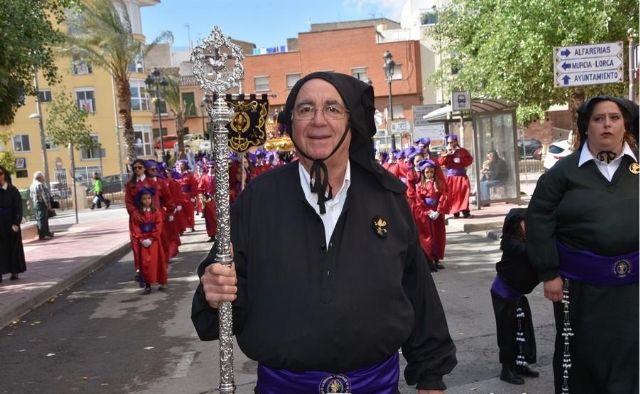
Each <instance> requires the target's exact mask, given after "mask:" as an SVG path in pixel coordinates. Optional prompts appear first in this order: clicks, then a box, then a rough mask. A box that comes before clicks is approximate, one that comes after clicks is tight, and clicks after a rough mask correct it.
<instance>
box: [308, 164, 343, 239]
mask: <svg viewBox="0 0 640 394" xmlns="http://www.w3.org/2000/svg"><path fill="white" fill-rule="evenodd" d="M298 168H299V169H300V185H301V186H302V190H303V191H304V196H305V197H306V199H307V201H308V202H309V204H310V205H311V206H312V207H313V209H315V211H316V213H317V214H318V215H319V216H320V218H321V219H322V223H323V224H324V236H325V242H326V245H327V249H328V248H329V246H330V242H329V241H330V240H331V235H332V234H333V230H334V229H335V228H336V224H337V223H338V218H339V217H340V214H341V213H342V208H344V203H345V201H347V190H349V185H351V163H350V162H347V170H346V171H345V173H344V181H343V182H342V186H341V187H340V190H338V192H337V193H335V195H334V196H333V198H332V199H331V200H329V201H326V202H325V203H324V205H325V208H326V210H327V212H326V213H325V214H324V215H321V214H320V206H318V195H317V194H315V193H312V192H311V186H310V182H311V176H310V175H309V173H308V172H307V170H306V169H305V168H304V166H303V165H302V163H298Z"/></svg>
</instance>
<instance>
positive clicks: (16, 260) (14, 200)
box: [0, 185, 27, 274]
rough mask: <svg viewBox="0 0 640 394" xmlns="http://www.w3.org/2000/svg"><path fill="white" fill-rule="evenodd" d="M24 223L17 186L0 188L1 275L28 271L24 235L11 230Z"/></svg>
mask: <svg viewBox="0 0 640 394" xmlns="http://www.w3.org/2000/svg"><path fill="white" fill-rule="evenodd" d="M21 222H22V199H21V198H20V192H19V191H18V189H16V187H15V186H13V185H9V186H8V187H7V190H5V189H4V188H2V187H0V274H19V273H21V272H24V271H26V270H27V266H26V264H25V259H24V249H23V248H22V233H21V232H20V230H18V232H15V231H13V230H12V229H11V226H12V225H16V226H18V228H19V227H20V223H21Z"/></svg>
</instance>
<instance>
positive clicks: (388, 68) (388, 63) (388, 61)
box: [383, 50, 396, 150]
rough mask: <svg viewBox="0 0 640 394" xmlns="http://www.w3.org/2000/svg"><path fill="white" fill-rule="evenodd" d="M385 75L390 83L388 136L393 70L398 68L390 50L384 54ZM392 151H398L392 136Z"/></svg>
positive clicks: (391, 116)
mask: <svg viewBox="0 0 640 394" xmlns="http://www.w3.org/2000/svg"><path fill="white" fill-rule="evenodd" d="M383 57H384V66H383V68H384V74H385V76H386V77H387V83H389V120H388V121H387V134H389V133H390V132H391V122H392V121H393V99H392V93H391V81H392V80H393V69H394V67H395V66H396V62H394V61H393V55H392V54H391V52H389V51H388V50H387V51H385V52H384V55H383ZM391 149H392V150H395V149H396V137H395V136H394V135H392V136H391Z"/></svg>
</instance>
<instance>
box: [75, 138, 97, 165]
mask: <svg viewBox="0 0 640 394" xmlns="http://www.w3.org/2000/svg"><path fill="white" fill-rule="evenodd" d="M91 139H92V140H93V142H94V146H93V147H92V148H91V149H80V158H81V159H82V160H91V159H98V158H100V153H101V149H100V145H99V144H100V141H98V136H97V135H92V136H91Z"/></svg>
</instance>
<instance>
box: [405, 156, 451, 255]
mask: <svg viewBox="0 0 640 394" xmlns="http://www.w3.org/2000/svg"><path fill="white" fill-rule="evenodd" d="M425 167H427V165H423V166H421V168H425ZM429 167H430V168H432V171H435V165H433V166H429ZM423 171H424V170H423ZM437 183H440V187H438V185H437ZM415 196H416V198H415V203H414V206H413V212H414V216H415V219H416V224H417V225H418V237H419V240H420V245H421V246H422V249H423V250H424V252H425V253H426V255H427V256H428V257H429V259H430V260H431V261H433V262H435V263H436V264H437V263H438V262H439V260H441V259H443V258H444V249H445V246H446V229H445V221H444V214H445V212H446V211H447V193H446V187H445V185H444V183H442V182H436V181H435V180H434V179H424V175H423V176H422V178H421V180H420V181H419V182H418V183H417V184H416V193H415ZM436 215H437V218H434V216H436Z"/></svg>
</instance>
